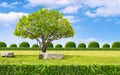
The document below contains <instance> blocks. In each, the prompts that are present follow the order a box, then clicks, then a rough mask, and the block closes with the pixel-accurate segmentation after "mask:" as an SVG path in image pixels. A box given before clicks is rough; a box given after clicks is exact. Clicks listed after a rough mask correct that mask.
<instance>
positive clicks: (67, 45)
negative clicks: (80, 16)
mask: <svg viewBox="0 0 120 75" xmlns="http://www.w3.org/2000/svg"><path fill="white" fill-rule="evenodd" d="M65 48H76V44H75V43H74V42H72V41H70V42H67V43H66V44H65Z"/></svg>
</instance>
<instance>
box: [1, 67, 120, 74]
mask: <svg viewBox="0 0 120 75" xmlns="http://www.w3.org/2000/svg"><path fill="white" fill-rule="evenodd" d="M0 75H120V65H92V66H90V65H0Z"/></svg>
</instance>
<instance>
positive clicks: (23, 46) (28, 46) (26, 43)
mask: <svg viewBox="0 0 120 75" xmlns="http://www.w3.org/2000/svg"><path fill="white" fill-rule="evenodd" d="M19 47H20V48H30V44H29V43H28V42H21V43H20V44H19Z"/></svg>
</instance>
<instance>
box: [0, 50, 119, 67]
mask: <svg viewBox="0 0 120 75" xmlns="http://www.w3.org/2000/svg"><path fill="white" fill-rule="evenodd" d="M0 52H2V51H0ZM48 52H51V53H63V54H64V55H65V56H64V58H63V59H62V60H43V59H38V54H39V53H40V51H14V53H15V57H14V58H3V57H0V64H48V65H49V64H53V65H63V64H64V65H71V64H72V65H93V64H99V65H106V64H107V65H120V51H48Z"/></svg>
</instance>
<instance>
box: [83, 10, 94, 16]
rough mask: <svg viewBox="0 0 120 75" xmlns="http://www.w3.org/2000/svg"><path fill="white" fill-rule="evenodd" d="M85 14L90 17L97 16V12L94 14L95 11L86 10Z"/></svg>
mask: <svg viewBox="0 0 120 75" xmlns="http://www.w3.org/2000/svg"><path fill="white" fill-rule="evenodd" d="M85 15H87V16H89V17H95V16H96V14H93V13H91V12H90V11H86V12H85Z"/></svg>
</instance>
